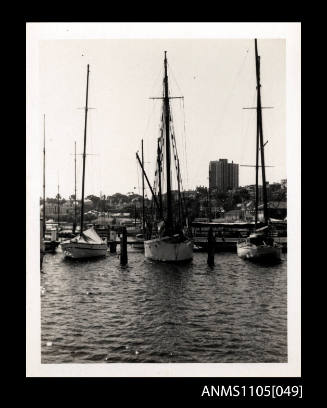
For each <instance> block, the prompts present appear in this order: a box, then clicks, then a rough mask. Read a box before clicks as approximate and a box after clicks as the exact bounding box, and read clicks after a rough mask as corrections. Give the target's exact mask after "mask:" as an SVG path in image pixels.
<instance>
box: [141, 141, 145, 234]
mask: <svg viewBox="0 0 327 408" xmlns="http://www.w3.org/2000/svg"><path fill="white" fill-rule="evenodd" d="M142 166H143V168H144V152H143V139H142ZM144 215H145V206H144V173H143V171H142V231H143V234H144V231H145V217H144Z"/></svg>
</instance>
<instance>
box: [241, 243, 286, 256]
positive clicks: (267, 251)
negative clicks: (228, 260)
mask: <svg viewBox="0 0 327 408" xmlns="http://www.w3.org/2000/svg"><path fill="white" fill-rule="evenodd" d="M281 253H282V250H281V248H280V247H278V246H269V245H253V244H252V245H251V244H247V243H237V255H238V256H239V257H240V258H243V259H250V260H261V259H262V260H264V259H272V260H280V259H281Z"/></svg>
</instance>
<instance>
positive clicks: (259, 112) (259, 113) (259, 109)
mask: <svg viewBox="0 0 327 408" xmlns="http://www.w3.org/2000/svg"><path fill="white" fill-rule="evenodd" d="M254 44H255V59H256V76H257V123H258V125H259V129H258V130H259V132H257V134H259V138H260V151H261V170H262V197H263V214H264V221H265V223H267V222H268V205H267V186H266V169H265V154H264V143H263V130H262V107H261V89H260V88H261V84H260V56H259V55H258V46H257V39H255V40H254ZM257 149H259V147H258V146H257ZM257 184H258V183H257Z"/></svg>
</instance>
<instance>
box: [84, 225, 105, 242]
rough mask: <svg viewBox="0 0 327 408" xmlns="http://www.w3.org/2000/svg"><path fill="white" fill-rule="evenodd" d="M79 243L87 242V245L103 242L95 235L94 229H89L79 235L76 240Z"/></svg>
mask: <svg viewBox="0 0 327 408" xmlns="http://www.w3.org/2000/svg"><path fill="white" fill-rule="evenodd" d="M78 241H79V242H83V241H84V242H87V243H89V244H102V243H103V241H102V239H101V238H100V237H99V235H98V234H97V233H96V231H95V229H94V228H93V227H92V228H89V229H87V230H85V231H83V232H82V233H81V235H80V236H79V239H78Z"/></svg>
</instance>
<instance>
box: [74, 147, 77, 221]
mask: <svg viewBox="0 0 327 408" xmlns="http://www.w3.org/2000/svg"><path fill="white" fill-rule="evenodd" d="M74 147H75V149H74V155H75V158H74V162H75V200H74V224H75V226H76V223H77V215H76V210H77V208H76V200H77V196H76V193H77V191H76V141H75V143H74Z"/></svg>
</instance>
